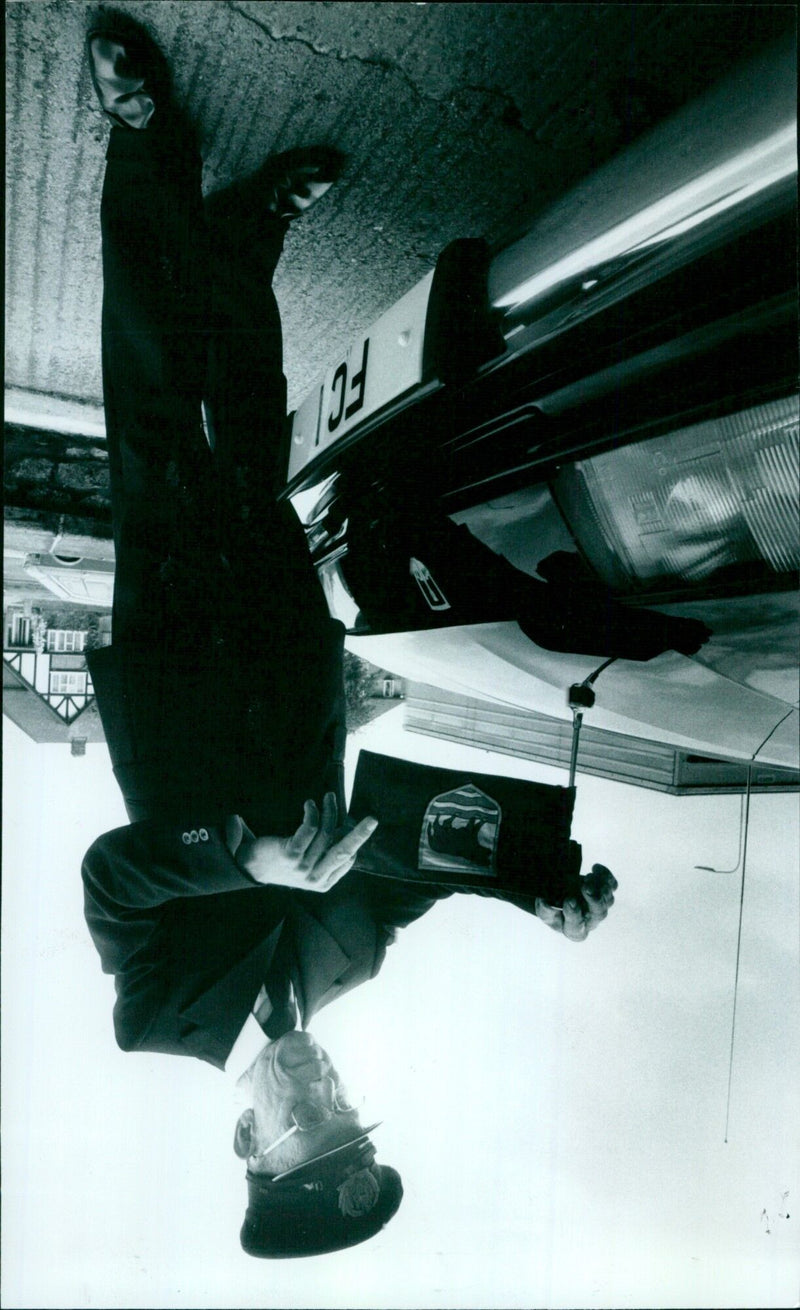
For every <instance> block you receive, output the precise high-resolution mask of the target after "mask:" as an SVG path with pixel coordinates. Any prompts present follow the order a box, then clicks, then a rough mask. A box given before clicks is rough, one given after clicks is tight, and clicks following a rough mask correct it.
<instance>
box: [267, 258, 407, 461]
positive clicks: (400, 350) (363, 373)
mask: <svg viewBox="0 0 800 1310" xmlns="http://www.w3.org/2000/svg"><path fill="white" fill-rule="evenodd" d="M432 281H433V273H432V272H431V273H428V274H427V276H426V277H424V278H423V279H422V281H421V282H418V283H417V285H416V286H415V287H413V288H412V289H411V291H409V292H408V294H407V295H405V296H403V297H402V299H401V300H398V301H397V303H396V304H394V305H392V307H391V309H389V310H387V312H386V313H385V314H383V315H382V316H381V317H380V318H379V319H378V320H377V321H376V322H375V323H373V325H372V327H371V328H370V330H369V331H368V332H365V333H364V334H363V335H362V336H361V337H359V338H358V339H357V340H356V341H355V342H354V343H353V345H352V346H351V347H350V349H349V350H348V352H347V354H346V355H345V357H344V359H342V360H340V361H339V363H338V364H336V366H335V367H334V368H332V369H330V370H329V371H328V373H327V374H326V375H325V379H324V381H323V382H322V383H319V384H318V385H317V386H316V387H315V388H314V390H313V391H312V392H311V393H310V394H309V395H308V396H306V398H305V400H304V401H303V403H302V404H301V405H300V406H299V407H298V409H297V411H296V413H295V415H294V418H293V421H292V441H291V447H290V453H289V468H288V471H287V481H291V480H292V479H293V478H295V477H296V476H297V474H298V473H300V472H301V471H302V470H303V469H304V468H305V467H306V465H307V464H309V463H310V462H311V461H312V460H313V459H315V458H316V456H317V455H318V454H319V453H320V452H321V451H323V450H326V449H328V447H330V446H332V445H334V444H335V443H336V442H337V441H341V439H342V437H344V436H346V435H347V434H348V433H349V432H352V431H353V429H354V428H356V427H357V426H358V425H359V424H360V423H363V422H364V421H365V419H368V418H371V417H372V415H373V414H375V413H377V412H378V410H380V409H383V408H384V407H385V406H386V405H388V404H389V403H390V402H391V401H393V400H396V399H397V398H398V397H399V396H402V395H403V394H404V393H405V392H407V391H409V390H410V389H411V388H413V387H415V386H418V385H419V383H420V382H421V381H422V347H423V341H424V337H425V314H426V311H427V308H428V297H429V294H430V289H431V283H432Z"/></svg>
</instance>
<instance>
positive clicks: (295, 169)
mask: <svg viewBox="0 0 800 1310" xmlns="http://www.w3.org/2000/svg"><path fill="white" fill-rule="evenodd" d="M345 162H346V157H345V155H344V154H343V153H342V151H341V150H337V149H336V147H335V146H299V147H297V148H296V149H294V150H286V151H284V152H283V154H280V155H273V156H272V158H271V159H268V160H267V161H266V163H265V164H264V165H263V166H262V168H261V169H259V173H260V174H261V178H262V179H263V182H264V183H266V187H267V190H266V193H265V194H266V198H267V209H268V211H269V213H271V214H274V215H275V217H276V218H287V219H292V218H299V217H300V215H301V214H305V213H306V212H307V211H308V210H309V209H310V208H311V206H312V205H313V204H315V203H316V202H317V200H319V199H321V197H322V196H324V195H325V192H326V191H328V190H330V188H331V187H332V186H333V184H334V182H336V181H338V179H339V177H340V176H341V173H342V169H343V168H344V165H345Z"/></svg>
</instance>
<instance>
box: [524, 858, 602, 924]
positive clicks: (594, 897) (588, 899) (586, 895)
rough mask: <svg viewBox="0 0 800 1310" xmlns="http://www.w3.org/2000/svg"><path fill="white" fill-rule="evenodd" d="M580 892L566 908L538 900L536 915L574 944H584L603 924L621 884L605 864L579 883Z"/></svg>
mask: <svg viewBox="0 0 800 1310" xmlns="http://www.w3.org/2000/svg"><path fill="white" fill-rule="evenodd" d="M578 882H579V885H580V891H579V892H577V893H576V894H575V895H574V896H570V897H568V898H567V899H566V900H565V901H564V903H563V905H548V904H547V902H546V901H543V900H542V899H541V897H538V898H537V900H536V915H537V917H538V918H539V919H541V920H542V923H546V924H547V926H548V928H553V929H554V931H555V932H560V933H562V935H563V936H564V937H566V938H567V939H568V940H569V941H571V942H583V941H585V940H586V938H587V937H588V936H589V933H590V932H591V931H592V929H593V928H596V927H597V925H598V924H599V923H602V922H603V919H605V917H606V915H607V914H608V911H609V910H610V909H611V906H612V905H613V904H614V892H615V891H616V889H617V886H618V883H617V880H616V878H615V877H614V875H613V873H612V872H611V870H610V869H607V868H606V867H605V865H604V864H593V865H592V871H591V873H588V874H583V875H582V876H581V877H580V878H579V879H578Z"/></svg>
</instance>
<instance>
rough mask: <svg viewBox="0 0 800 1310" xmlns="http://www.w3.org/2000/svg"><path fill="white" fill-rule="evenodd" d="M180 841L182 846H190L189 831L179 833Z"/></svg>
mask: <svg viewBox="0 0 800 1310" xmlns="http://www.w3.org/2000/svg"><path fill="white" fill-rule="evenodd" d="M181 841H182V842H183V844H184V846H191V844H192V837H191V833H188V832H184V833H182V834H181Z"/></svg>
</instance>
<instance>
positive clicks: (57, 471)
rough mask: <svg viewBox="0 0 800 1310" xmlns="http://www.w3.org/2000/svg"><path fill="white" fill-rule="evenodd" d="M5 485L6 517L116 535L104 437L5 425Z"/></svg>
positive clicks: (92, 533) (49, 528)
mask: <svg viewBox="0 0 800 1310" xmlns="http://www.w3.org/2000/svg"><path fill="white" fill-rule="evenodd" d="M3 485H4V495H5V507H6V511H5V513H6V519H7V521H11V522H17V523H27V524H30V525H33V526H36V525H38V526H39V527H41V528H43V529H44V530H46V531H50V532H56V531H62V532H72V533H80V534H82V535H84V536H89V537H104V538H108V537H110V536H111V492H110V486H109V473H108V452H107V450H106V449H105V446H104V445H103V443H102V442H98V441H96V440H93V439H92V438H89V437H79V436H74V435H68V436H67V435H64V434H62V433H58V432H44V431H39V430H37V429H35V428H27V427H15V426H12V425H6V428H5V467H4V475H3Z"/></svg>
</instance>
